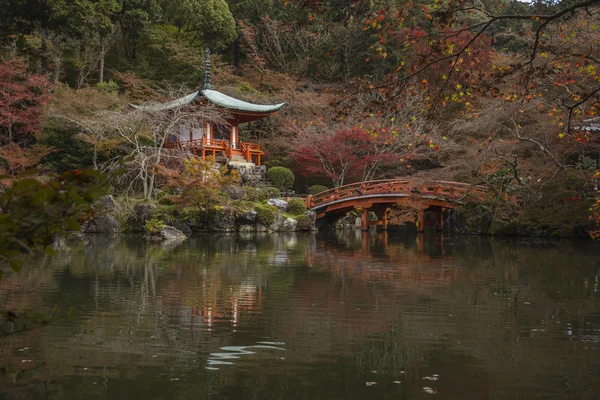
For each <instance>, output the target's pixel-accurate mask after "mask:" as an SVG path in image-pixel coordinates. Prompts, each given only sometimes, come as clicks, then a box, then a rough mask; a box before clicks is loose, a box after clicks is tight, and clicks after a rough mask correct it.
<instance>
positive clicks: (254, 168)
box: [227, 155, 267, 183]
mask: <svg viewBox="0 0 600 400" xmlns="http://www.w3.org/2000/svg"><path fill="white" fill-rule="evenodd" d="M227 166H228V167H229V168H231V169H236V170H238V171H239V172H240V175H241V176H242V180H243V181H244V183H262V182H266V181H267V168H266V167H265V166H264V165H261V166H258V165H256V164H254V163H253V162H249V161H248V160H246V159H245V158H244V157H242V156H239V155H234V156H233V157H232V158H231V159H230V160H229V162H228V163H227Z"/></svg>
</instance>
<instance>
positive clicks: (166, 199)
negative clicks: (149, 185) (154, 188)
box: [157, 190, 173, 206]
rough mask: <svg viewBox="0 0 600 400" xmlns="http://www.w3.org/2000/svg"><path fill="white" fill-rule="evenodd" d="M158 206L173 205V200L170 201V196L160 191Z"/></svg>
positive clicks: (166, 192)
mask: <svg viewBox="0 0 600 400" xmlns="http://www.w3.org/2000/svg"><path fill="white" fill-rule="evenodd" d="M157 199H158V204H161V205H165V206H170V205H173V200H171V194H170V193H169V192H168V191H165V190H161V191H160V192H158V196H157Z"/></svg>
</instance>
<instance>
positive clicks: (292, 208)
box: [288, 199, 306, 215]
mask: <svg viewBox="0 0 600 400" xmlns="http://www.w3.org/2000/svg"><path fill="white" fill-rule="evenodd" d="M304 211H306V202H305V201H304V199H290V201H288V213H290V214H292V215H300V214H302V213H303V212H304Z"/></svg>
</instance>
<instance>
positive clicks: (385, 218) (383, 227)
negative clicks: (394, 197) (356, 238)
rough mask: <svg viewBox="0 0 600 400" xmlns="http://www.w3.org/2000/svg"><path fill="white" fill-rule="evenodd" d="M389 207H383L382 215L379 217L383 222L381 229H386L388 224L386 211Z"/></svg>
mask: <svg viewBox="0 0 600 400" xmlns="http://www.w3.org/2000/svg"><path fill="white" fill-rule="evenodd" d="M388 210H389V208H385V207H384V208H383V216H382V217H381V219H382V221H383V223H382V224H381V229H382V230H383V231H387V226H388V220H387V212H388Z"/></svg>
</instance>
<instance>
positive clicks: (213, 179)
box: [160, 157, 241, 213]
mask: <svg viewBox="0 0 600 400" xmlns="http://www.w3.org/2000/svg"><path fill="white" fill-rule="evenodd" d="M183 165H184V167H183V171H178V170H173V169H167V168H164V167H162V168H161V169H160V171H161V175H162V176H163V177H164V178H166V179H167V187H169V188H176V189H179V190H181V194H180V195H178V196H172V197H171V200H172V201H173V202H174V203H175V204H177V205H178V206H179V207H182V208H183V207H197V208H199V209H200V210H202V211H203V212H205V213H206V212H208V211H210V210H212V209H214V207H217V206H220V207H223V205H224V204H226V203H227V200H228V199H229V197H228V196H227V194H226V193H225V192H224V191H223V189H225V188H226V187H227V186H230V185H238V184H239V183H240V182H241V176H240V174H239V172H238V171H236V170H232V171H228V170H227V167H226V166H223V167H221V168H218V169H217V168H215V160H214V159H213V158H212V157H208V158H206V159H201V158H199V157H190V158H185V159H184V160H183Z"/></svg>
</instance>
